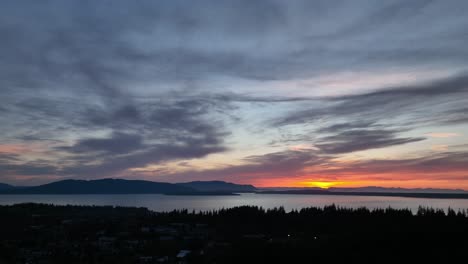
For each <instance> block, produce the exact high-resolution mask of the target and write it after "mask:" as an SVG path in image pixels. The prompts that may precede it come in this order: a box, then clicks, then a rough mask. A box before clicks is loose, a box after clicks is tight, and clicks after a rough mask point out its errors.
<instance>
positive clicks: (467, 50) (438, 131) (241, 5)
mask: <svg viewBox="0 0 468 264" xmlns="http://www.w3.org/2000/svg"><path fill="white" fill-rule="evenodd" d="M467 14H468V1H464V0H460V1H450V0H448V1H447V0H446V1H419V0H415V1H407V0H403V1H390V0H389V1H373V0H369V1H328V0H327V1H308V0H304V1H282V0H281V1H280V0H278V1H273V0H270V1H263V0H259V1H238V0H236V1H214V0H213V1H203V0H202V1H177V0H176V1H174V0H171V1H149V0H148V1H116V0H107V1H106V0H103V1H95V0H89V1H65V0H57V1H36V0H31V1H17V0H12V1H2V2H1V4H0V36H1V37H0V92H1V93H0V113H1V114H0V182H3V183H9V184H15V185H36V184H43V183H48V182H52V181H56V180H61V179H100V178H109V177H112V178H125V179H145V180H152V181H164V182H166V181H167V182H186V181H193V180H223V181H230V182H235V183H248V184H254V185H256V186H319V187H330V186H339V187H356V186H384V187H407V188H413V187H431V188H460V189H466V190H468V15H467Z"/></svg>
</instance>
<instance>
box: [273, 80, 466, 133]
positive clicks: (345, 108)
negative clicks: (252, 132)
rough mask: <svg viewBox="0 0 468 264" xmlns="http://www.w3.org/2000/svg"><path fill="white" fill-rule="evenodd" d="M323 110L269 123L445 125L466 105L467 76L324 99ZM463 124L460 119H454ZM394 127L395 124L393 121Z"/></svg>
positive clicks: (293, 113)
mask: <svg viewBox="0 0 468 264" xmlns="http://www.w3.org/2000/svg"><path fill="white" fill-rule="evenodd" d="M323 101H325V102H327V105H326V106H325V107H320V108H317V107H314V108H312V109H308V108H309V107H304V108H305V109H301V110H298V111H295V112H292V113H290V114H288V115H286V116H283V117H281V118H278V119H276V120H274V121H273V125H274V126H284V125H291V124H301V123H313V122H316V121H317V120H321V119H337V118H347V120H348V122H349V123H353V122H364V123H368V124H375V123H378V122H381V123H382V122H383V123H384V122H387V121H388V120H395V119H398V118H400V120H399V122H398V123H396V124H406V123H405V122H408V123H413V124H421V123H424V122H426V123H428V122H433V123H437V122H439V123H441V122H446V121H447V120H446V119H447V114H448V113H449V112H452V113H454V114H457V113H463V109H465V105H466V103H468V77H467V75H465V74H464V75H457V76H453V77H449V78H446V79H443V80H437V81H434V82H430V83H424V84H419V85H411V86H404V87H391V88H386V89H382V90H380V91H376V92H370V93H365V94H358V95H346V96H336V97H333V98H329V99H326V98H324V99H323ZM456 120H459V121H463V119H454V120H453V122H455V121H456ZM394 124H395V122H394ZM336 125H339V124H336Z"/></svg>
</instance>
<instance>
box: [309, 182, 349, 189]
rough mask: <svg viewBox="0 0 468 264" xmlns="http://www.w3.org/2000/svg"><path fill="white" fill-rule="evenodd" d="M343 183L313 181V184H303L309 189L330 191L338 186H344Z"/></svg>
mask: <svg viewBox="0 0 468 264" xmlns="http://www.w3.org/2000/svg"><path fill="white" fill-rule="evenodd" d="M342 183H343V182H331V181H330V182H327V181H311V182H304V183H303V184H304V185H306V186H307V187H319V188H322V189H328V188H330V187H333V186H335V185H338V184H342Z"/></svg>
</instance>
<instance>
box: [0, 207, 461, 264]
mask: <svg viewBox="0 0 468 264" xmlns="http://www.w3.org/2000/svg"><path fill="white" fill-rule="evenodd" d="M467 248H468V215H467V213H466V212H454V211H453V210H448V213H447V214H446V213H444V212H443V211H441V210H433V209H425V208H421V209H420V210H419V211H418V213H417V214H415V215H413V214H412V213H411V212H410V211H409V210H394V209H384V210H374V211H369V210H368V209H365V208H362V209H343V208H337V207H336V206H329V207H325V208H306V209H302V210H300V211H292V212H285V211H284V209H282V208H278V209H273V210H264V209H261V208H258V207H237V208H232V209H225V210H219V211H215V212H203V213H194V212H187V211H173V212H167V213H155V212H151V211H149V210H147V209H144V208H123V207H111V206H109V207H91V206H53V205H43V204H19V205H14V206H0V263H351V262H352V263H355V262H358V263H362V262H371V263H400V262H412V263H422V262H430V263H434V262H436V263H437V262H438V263H467V261H468V251H467Z"/></svg>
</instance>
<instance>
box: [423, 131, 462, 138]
mask: <svg viewBox="0 0 468 264" xmlns="http://www.w3.org/2000/svg"><path fill="white" fill-rule="evenodd" d="M426 136H429V137H432V138H451V137H458V136H460V135H459V134H457V133H446V132H439V133H428V134H426Z"/></svg>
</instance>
